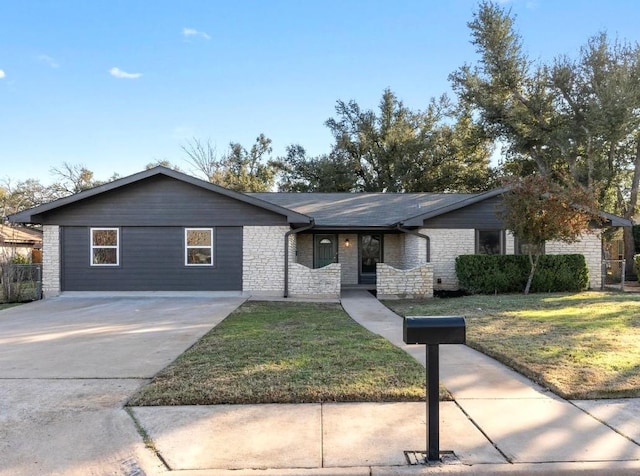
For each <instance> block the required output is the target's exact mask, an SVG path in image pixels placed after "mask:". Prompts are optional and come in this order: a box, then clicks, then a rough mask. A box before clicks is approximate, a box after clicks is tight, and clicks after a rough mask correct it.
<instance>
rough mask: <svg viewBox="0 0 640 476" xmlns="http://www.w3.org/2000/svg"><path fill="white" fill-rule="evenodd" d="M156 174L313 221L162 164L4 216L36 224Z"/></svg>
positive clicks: (294, 220)
mask: <svg viewBox="0 0 640 476" xmlns="http://www.w3.org/2000/svg"><path fill="white" fill-rule="evenodd" d="M156 175H165V176H167V177H171V178H174V179H176V180H180V181H182V182H186V183H189V184H191V185H195V186H197V187H201V188H204V189H207V190H210V191H212V192H216V193H219V194H221V195H224V196H227V197H229V198H233V199H236V200H240V201H242V202H245V203H247V204H249V205H253V206H256V207H259V208H263V209H265V210H268V211H271V212H274V213H277V214H279V215H283V216H286V217H287V222H288V223H311V220H312V219H311V217H309V216H307V215H303V214H302V213H298V212H295V211H293V210H290V209H288V208H284V207H281V206H279V205H275V204H273V203H270V202H267V201H264V200H261V199H259V198H255V197H252V196H250V195H246V194H244V193H241V192H236V191H233V190H229V189H227V188H224V187H220V186H219V185H215V184H212V183H209V182H205V181H204V180H200V179H199V178H196V177H192V176H190V175H186V174H183V173H182V172H176V171H175V170H171V169H168V168H166V167H162V166H158V167H154V168H152V169H149V170H143V171H142V172H138V173H136V174H133V175H129V176H128V177H123V178H121V179H117V180H114V181H113V182H109V183H106V184H103V185H99V186H97V187H94V188H92V189H89V190H84V191H82V192H79V193H76V194H74V195H70V196H68V197H64V198H60V199H58V200H54V201H53V202H49V203H45V204H43V205H40V206H37V207H33V208H30V209H28V210H23V211H21V212H18V213H14V214H12V215H9V216H7V219H8V220H9V221H10V222H12V223H37V221H35V222H34V217H36V216H38V215H41V214H43V213H47V212H49V211H51V210H55V209H56V208H60V207H63V206H66V205H70V204H72V203H75V202H78V201H80V200H84V199H87V198H90V197H93V196H96V195H99V194H101V193H105V192H108V191H111V190H115V189H117V188H120V187H124V186H126V185H129V184H132V183H135V182H139V181H140V180H144V179H147V178H150V177H153V176H156Z"/></svg>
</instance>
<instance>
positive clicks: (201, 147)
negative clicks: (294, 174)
mask: <svg viewBox="0 0 640 476" xmlns="http://www.w3.org/2000/svg"><path fill="white" fill-rule="evenodd" d="M182 150H183V151H184V152H185V153H186V154H187V156H188V157H189V159H188V160H189V162H190V163H191V164H192V165H193V166H194V167H196V169H197V171H198V172H200V173H201V174H203V175H204V176H205V177H206V178H207V180H209V181H210V182H211V183H215V184H217V185H220V186H222V187H226V188H229V189H231V190H236V191H239V192H266V191H269V190H271V189H272V188H273V186H274V183H275V176H276V167H275V166H274V165H273V164H272V163H271V161H270V160H269V156H270V154H271V151H272V148H271V139H269V138H267V137H266V136H265V135H264V134H260V135H259V136H258V137H257V138H256V141H255V143H254V144H253V145H252V146H251V149H249V150H247V149H245V148H244V147H243V146H242V145H241V144H239V143H237V142H232V143H230V144H229V151H228V153H227V154H225V155H223V156H220V157H219V156H218V153H217V150H216V147H215V146H214V145H212V144H211V141H209V140H208V141H207V142H201V141H199V140H198V139H195V138H194V139H192V141H191V142H189V143H188V144H187V145H185V146H182Z"/></svg>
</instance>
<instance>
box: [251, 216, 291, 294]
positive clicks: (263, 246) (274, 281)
mask: <svg viewBox="0 0 640 476" xmlns="http://www.w3.org/2000/svg"><path fill="white" fill-rule="evenodd" d="M289 230H290V228H289V227H288V226H245V227H243V232H242V234H243V238H242V290H243V291H248V292H251V293H252V294H263V295H282V294H283V293H284V235H285V233H286V232H287V231H289Z"/></svg>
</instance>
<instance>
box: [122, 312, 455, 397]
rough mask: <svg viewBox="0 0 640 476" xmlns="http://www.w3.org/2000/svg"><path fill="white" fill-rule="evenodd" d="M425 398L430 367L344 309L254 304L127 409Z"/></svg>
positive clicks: (159, 377) (163, 374) (186, 355)
mask: <svg viewBox="0 0 640 476" xmlns="http://www.w3.org/2000/svg"><path fill="white" fill-rule="evenodd" d="M442 396H443V397H444V396H446V391H444V390H443V395H442ZM424 398H425V370H424V367H422V366H421V365H420V364H419V363H417V362H416V361H415V360H414V359H413V358H411V357H410V356H409V355H407V354H406V353H405V352H404V351H402V350H400V349H398V348H396V347H394V346H393V345H392V344H390V343H389V342H388V341H387V340H385V339H383V338H382V337H379V336H376V335H375V334H372V333H371V332H369V331H368V330H366V329H364V328H363V327H361V326H360V325H359V324H357V323H356V322H354V321H353V320H352V319H351V318H349V316H347V314H346V313H345V312H344V311H343V310H342V307H340V305H338V304H311V303H284V302H269V303H266V302H248V303H245V304H244V305H243V306H241V307H240V308H239V309H238V310H237V311H236V312H235V313H233V314H232V315H231V316H229V317H228V318H227V319H225V320H224V321H223V322H222V323H221V324H220V325H219V326H217V327H216V328H214V329H213V330H211V331H210V332H209V333H208V334H207V335H206V336H204V337H203V338H202V339H201V340H200V341H199V342H198V343H196V344H195V345H194V346H193V347H192V348H191V349H189V350H188V351H186V352H185V353H184V354H182V355H181V356H180V357H179V358H178V359H177V360H176V361H175V362H174V363H173V364H171V365H170V366H169V367H167V368H166V369H164V370H163V371H162V372H160V373H159V374H158V375H157V376H156V377H155V378H154V379H153V381H152V382H151V383H150V384H149V385H148V386H146V387H145V388H144V389H142V390H141V391H140V392H139V393H138V394H137V395H135V396H134V397H133V398H132V399H131V400H130V402H129V405H207V404H223V403H306V402H327V401H331V402H333V401H338V402H354V401H367V402H378V401H423V400H424Z"/></svg>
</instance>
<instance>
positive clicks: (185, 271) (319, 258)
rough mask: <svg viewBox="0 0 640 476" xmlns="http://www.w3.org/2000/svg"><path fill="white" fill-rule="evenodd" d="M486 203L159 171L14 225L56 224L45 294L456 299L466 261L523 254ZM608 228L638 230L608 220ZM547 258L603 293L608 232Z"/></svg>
mask: <svg viewBox="0 0 640 476" xmlns="http://www.w3.org/2000/svg"><path fill="white" fill-rule="evenodd" d="M502 192H503V190H493V191H490V192H485V193H477V194H433V193H407V194H401V193H395V194H385V193H326V194H325V193H249V194H244V193H239V192H234V191H231V190H228V189H225V188H222V187H219V186H217V185H213V184H210V183H208V182H204V181H202V180H199V179H197V178H194V177H191V176H188V175H185V174H182V173H179V172H175V171H173V170H170V169H167V168H164V167H156V168H153V169H150V170H146V171H144V172H140V173H138V174H135V175H131V176H129V177H125V178H121V179H119V180H115V181H113V182H110V183H108V184H105V185H101V186H99V187H96V188H93V189H90V190H86V191H84V192H80V193H78V194H76V195H72V196H70V197H66V198H63V199H60V200H56V201H54V202H51V203H48V204H45V205H41V206H39V207H35V208H32V209H30V210H26V211H23V212H20V213H17V214H15V215H12V216H10V217H9V220H10V221H11V222H15V223H37V224H41V225H43V230H44V245H43V254H44V257H43V273H44V275H43V285H44V291H45V294H46V295H47V296H52V295H56V294H58V293H60V292H61V291H242V292H245V293H250V294H253V295H280V296H282V295H284V296H334V297H335V296H338V295H339V294H340V290H341V289H342V288H344V287H348V286H366V287H370V288H375V289H377V292H378V296H401V297H402V296H431V295H433V291H434V289H442V290H455V289H457V288H458V282H457V279H456V274H455V258H456V256H458V255H461V254H474V253H515V252H517V250H518V248H519V244H518V243H516V241H515V240H514V238H513V236H512V235H511V234H510V233H509V232H507V231H505V230H504V229H503V226H502V223H501V220H500V219H499V218H498V216H497V215H496V209H497V207H499V205H500V202H501V193H502ZM603 216H604V218H605V220H606V226H628V225H630V222H628V221H627V220H624V219H621V218H619V217H615V216H612V215H604V214H603ZM545 252H546V253H548V254H557V253H582V254H584V255H585V257H586V260H587V263H588V265H589V270H590V273H591V275H590V278H591V283H590V284H591V287H592V288H599V287H600V284H601V277H602V272H601V262H602V261H601V260H602V242H601V238H600V230H594V231H593V232H592V233H588V234H585V236H584V237H583V239H582V241H580V242H578V243H575V244H572V245H567V244H563V243H553V242H552V243H547V244H546V247H545Z"/></svg>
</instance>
